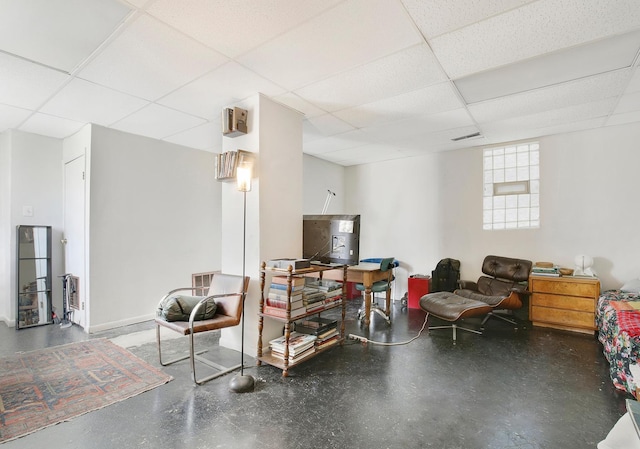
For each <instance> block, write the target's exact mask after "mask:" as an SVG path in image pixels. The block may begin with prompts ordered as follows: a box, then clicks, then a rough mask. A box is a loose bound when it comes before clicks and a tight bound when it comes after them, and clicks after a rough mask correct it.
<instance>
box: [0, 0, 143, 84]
mask: <svg viewBox="0 0 640 449" xmlns="http://www.w3.org/2000/svg"><path fill="white" fill-rule="evenodd" d="M130 11H131V10H130V8H129V7H128V6H126V5H125V4H123V3H121V2H118V1H113V0H82V1H79V0H76V1H55V2H52V1H50V0H30V1H3V2H2V14H0V42H2V50H4V51H6V52H8V53H12V54H14V55H18V56H20V57H22V58H25V59H28V60H30V61H35V62H38V63H40V64H43V65H46V66H48V67H53V68H56V69H58V70H62V71H64V72H67V73H71V72H72V70H73V69H74V68H75V67H77V66H78V65H79V64H80V63H81V62H82V61H84V60H85V59H86V58H88V57H89V55H91V53H92V52H93V51H95V50H96V49H97V48H98V46H99V45H100V44H101V43H102V42H103V41H104V40H105V39H106V38H108V37H109V36H110V35H111V34H112V33H113V32H114V31H115V30H116V28H117V27H118V26H119V25H120V24H121V23H122V22H123V21H124V19H125V18H126V16H127V15H128V14H129V12H130ZM26 24H28V26H25V25H26ZM34 30H37V31H34Z"/></svg>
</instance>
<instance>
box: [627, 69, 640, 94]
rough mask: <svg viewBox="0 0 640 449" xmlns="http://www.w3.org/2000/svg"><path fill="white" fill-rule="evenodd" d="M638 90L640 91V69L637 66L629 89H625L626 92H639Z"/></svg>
mask: <svg viewBox="0 0 640 449" xmlns="http://www.w3.org/2000/svg"><path fill="white" fill-rule="evenodd" d="M638 91H640V70H638V69H637V68H636V69H635V71H634V72H633V77H632V78H631V81H630V82H629V85H628V86H627V89H626V90H625V92H626V93H628V94H630V93H632V92H638Z"/></svg>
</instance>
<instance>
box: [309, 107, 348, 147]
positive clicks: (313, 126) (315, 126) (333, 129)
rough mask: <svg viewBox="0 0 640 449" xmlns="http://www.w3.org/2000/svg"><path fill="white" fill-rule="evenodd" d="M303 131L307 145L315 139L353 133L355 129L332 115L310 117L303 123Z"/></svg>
mask: <svg viewBox="0 0 640 449" xmlns="http://www.w3.org/2000/svg"><path fill="white" fill-rule="evenodd" d="M302 129H303V132H304V137H303V138H304V142H305V143H306V142H308V141H311V140H314V139H320V138H322V137H328V136H333V135H334V134H341V133H344V132H347V131H352V130H353V129H354V128H353V126H351V125H349V124H348V123H345V122H344V121H342V120H340V119H339V118H336V117H334V116H333V115H331V114H324V115H320V116H318V117H309V118H307V119H306V120H304V121H303V122H302Z"/></svg>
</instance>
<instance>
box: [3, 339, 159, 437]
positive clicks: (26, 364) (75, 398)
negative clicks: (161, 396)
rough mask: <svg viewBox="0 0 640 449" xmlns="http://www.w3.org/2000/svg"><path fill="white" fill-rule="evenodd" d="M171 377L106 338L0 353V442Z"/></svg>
mask: <svg viewBox="0 0 640 449" xmlns="http://www.w3.org/2000/svg"><path fill="white" fill-rule="evenodd" d="M171 379H172V377H171V376H169V375H167V374H165V373H163V372H162V371H160V370H159V369H157V368H155V367H153V366H151V365H149V364H148V363H146V362H145V361H143V360H142V359H140V358H138V357H136V356H135V355H134V354H132V353H131V352H129V351H128V350H126V349H124V348H122V347H120V346H118V345H116V344H113V343H111V342H110V341H109V340H106V339H95V340H88V341H84V342H80V343H72V344H68V345H63V346H55V347H52V348H46V349H41V350H37V351H31V352H25V353H19V354H16V355H14V356H11V357H5V358H0V442H6V441H8V440H12V439H14V438H18V437H20V436H24V435H26V434H29V433H31V432H35V431H36V430H39V429H42V428H44V427H48V426H51V425H54V424H57V423H60V422H62V421H67V420H69V419H71V418H74V417H76V416H80V415H82V414H84V413H87V412H90V411H93V410H98V409H100V408H103V407H106V406H107V405H110V404H113V403H116V402H119V401H122V400H124V399H127V398H130V397H132V396H135V395H138V394H140V393H142V392H145V391H148V390H151V389H153V388H155V387H158V386H160V385H163V384H165V383H167V382H169V381H170V380H171Z"/></svg>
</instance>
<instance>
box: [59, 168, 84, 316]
mask: <svg viewBox="0 0 640 449" xmlns="http://www.w3.org/2000/svg"><path fill="white" fill-rule="evenodd" d="M62 242H63V245H64V270H65V273H70V274H72V275H73V276H76V277H77V278H78V279H79V282H78V287H79V291H78V292H77V298H78V300H77V301H75V302H73V303H72V304H67V310H68V311H69V312H70V313H69V317H68V318H69V320H70V321H72V322H73V323H75V324H77V325H79V326H81V327H83V328H86V325H87V307H86V292H87V288H86V285H87V281H86V272H85V244H86V242H85V156H84V155H82V156H79V157H77V158H75V159H73V160H71V161H69V162H66V163H65V164H64V238H63V240H62Z"/></svg>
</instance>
